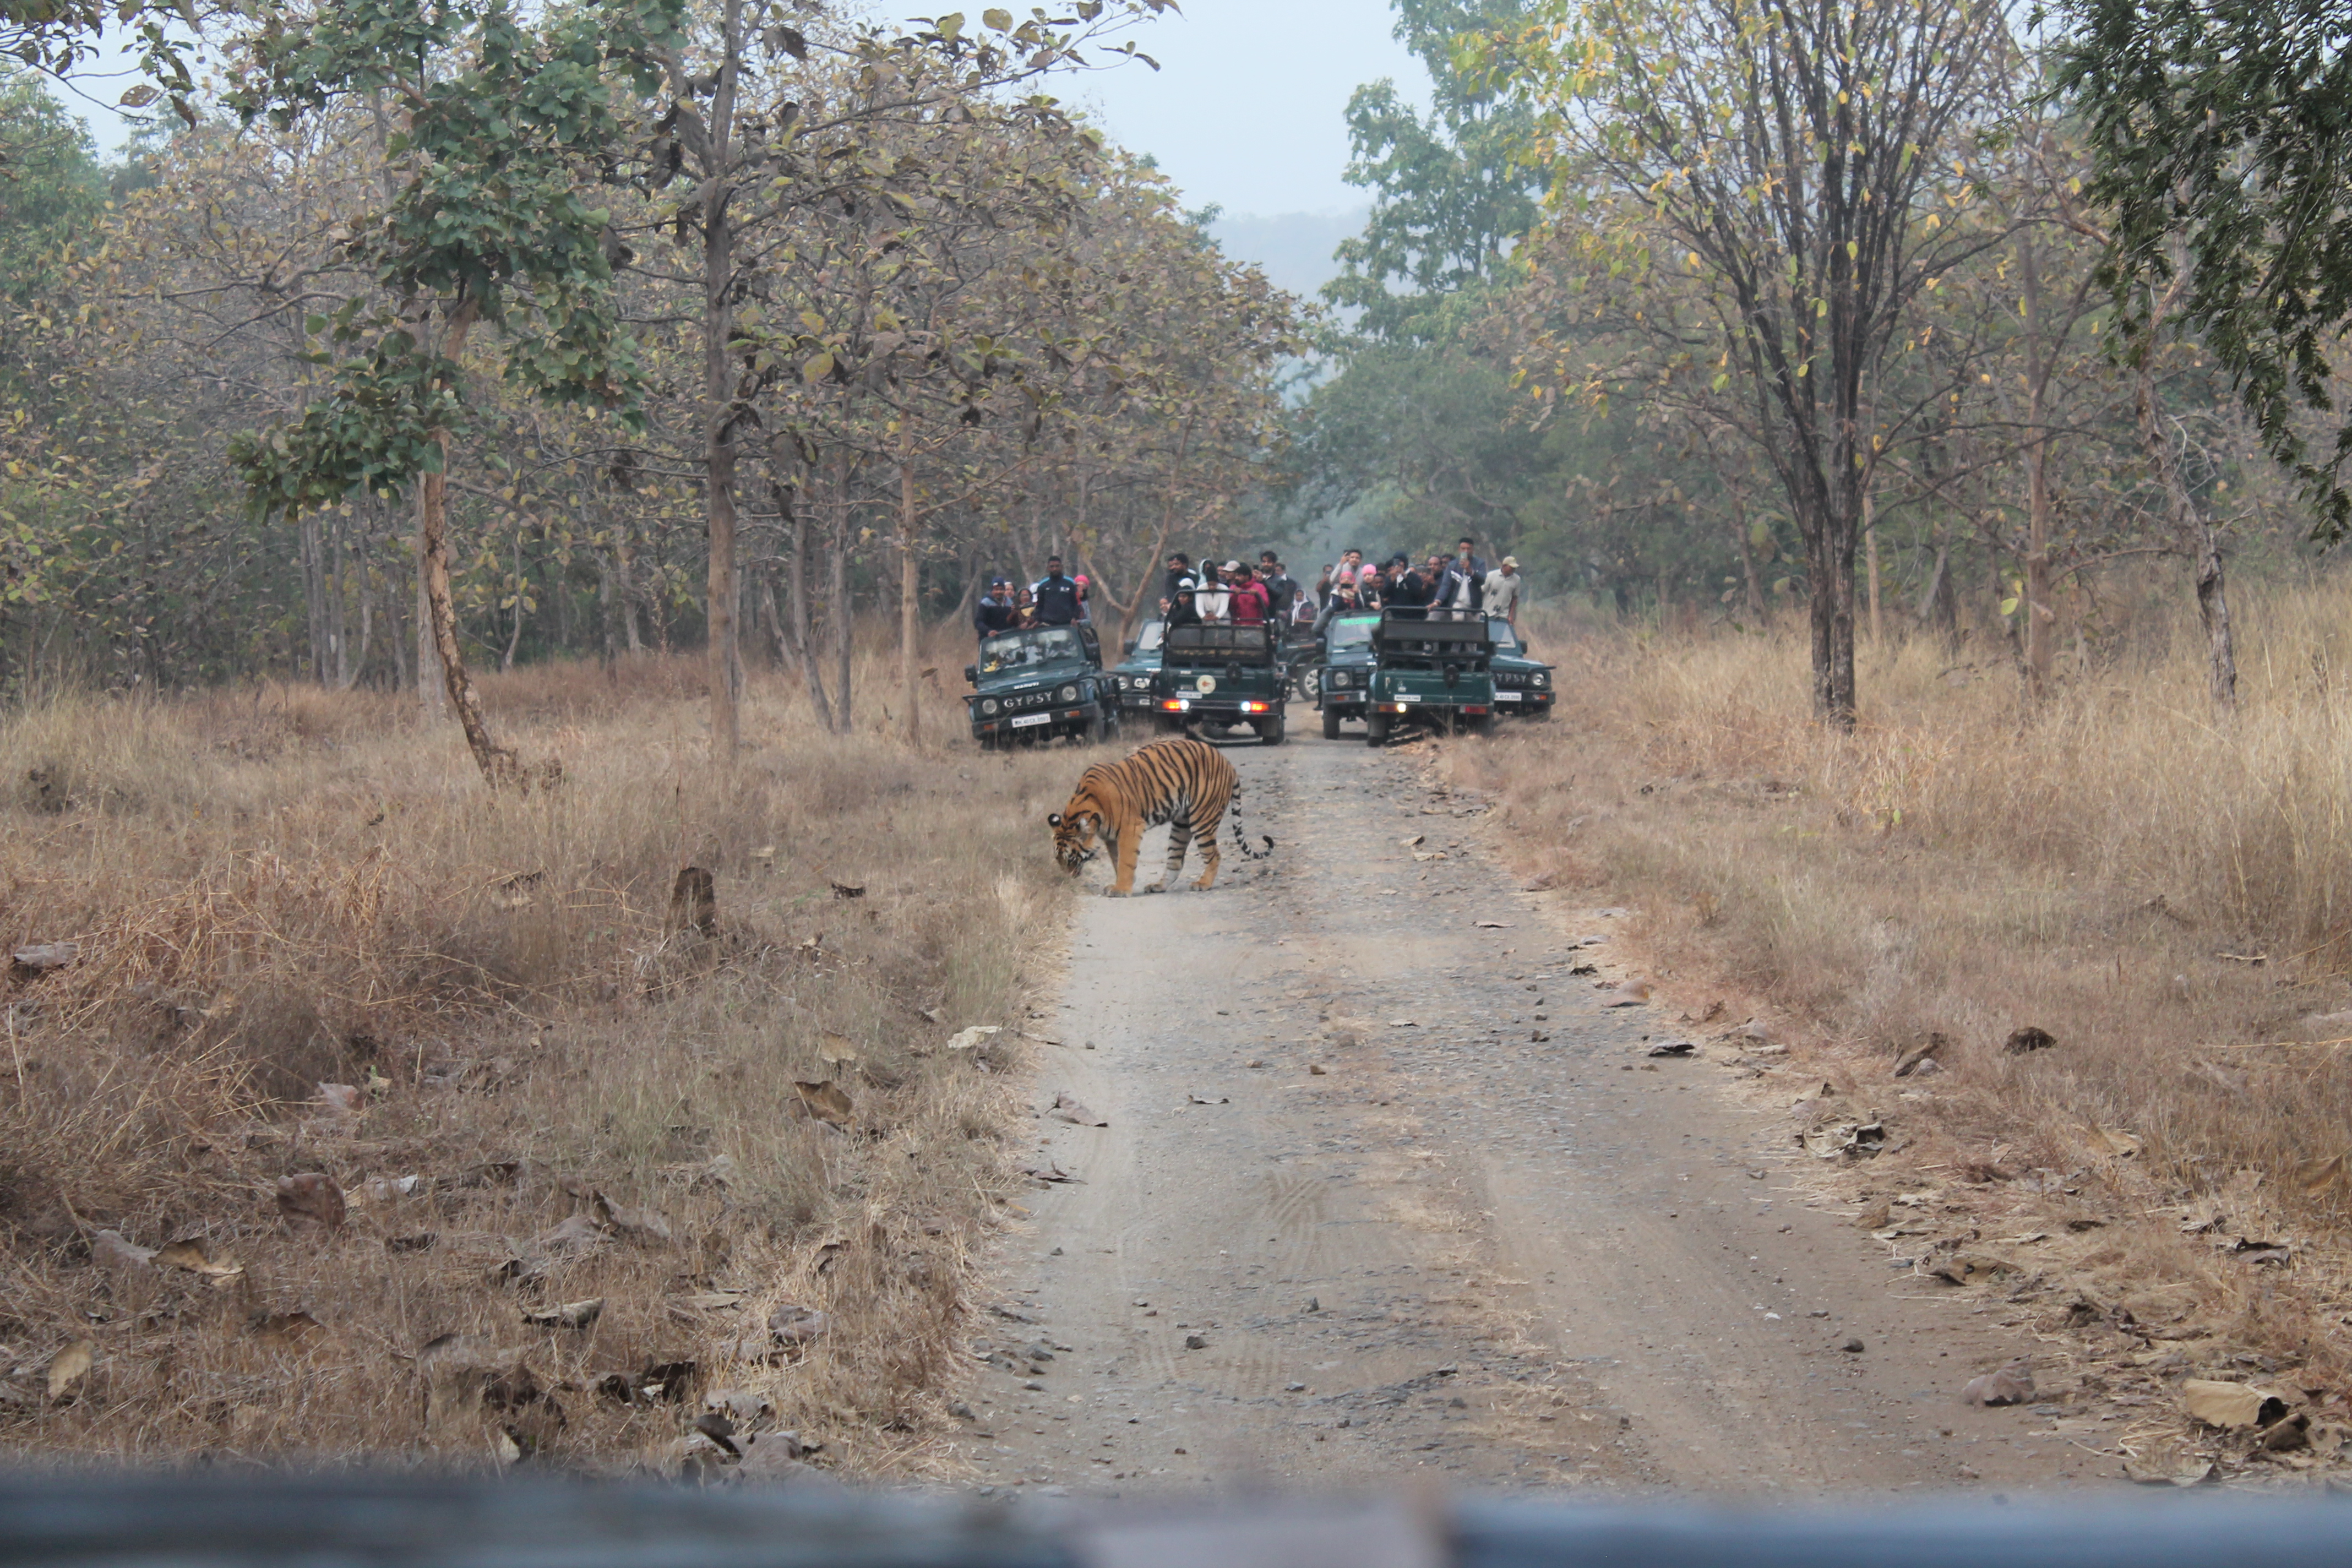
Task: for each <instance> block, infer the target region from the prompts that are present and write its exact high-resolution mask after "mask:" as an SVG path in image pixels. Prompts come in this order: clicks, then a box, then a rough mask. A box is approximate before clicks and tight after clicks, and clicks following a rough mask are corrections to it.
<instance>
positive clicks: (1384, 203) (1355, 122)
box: [1323, 0, 1543, 339]
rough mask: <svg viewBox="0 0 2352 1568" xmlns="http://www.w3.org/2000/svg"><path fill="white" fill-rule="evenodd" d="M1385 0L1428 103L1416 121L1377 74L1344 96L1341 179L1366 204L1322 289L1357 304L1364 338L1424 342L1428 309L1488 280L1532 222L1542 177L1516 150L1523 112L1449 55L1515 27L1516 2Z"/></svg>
mask: <svg viewBox="0 0 2352 1568" xmlns="http://www.w3.org/2000/svg"><path fill="white" fill-rule="evenodd" d="M1394 3H1395V6H1396V12H1397V20H1396V26H1395V27H1394V29H1393V31H1394V33H1395V36H1396V37H1397V39H1398V41H1400V42H1401V43H1403V44H1404V45H1406V46H1407V47H1410V48H1411V49H1412V52H1413V53H1414V54H1416V55H1418V56H1419V57H1420V58H1421V61H1422V63H1423V65H1424V66H1426V67H1427V68H1428V69H1429V77H1430V81H1431V83H1432V84H1433V89H1434V90H1433V95H1432V96H1433V103H1432V105H1431V108H1430V111H1429V113H1428V115H1427V116H1426V117H1424V116H1423V115H1421V114H1419V113H1417V112H1415V111H1414V110H1413V108H1412V105H1411V104H1409V103H1406V102H1405V101H1404V100H1402V98H1401V97H1400V96H1399V95H1398V93H1397V90H1396V84H1395V83H1394V82H1391V81H1387V80H1381V81H1377V82H1370V83H1368V84H1366V85H1365V86H1362V87H1360V88H1358V89H1356V90H1355V93H1354V95H1353V96H1351V97H1350V98H1349V100H1348V142H1349V149H1350V153H1351V156H1350V159H1349V164H1348V176H1347V177H1348V183H1349V184H1352V185H1358V186H1361V187H1363V188H1364V189H1366V190H1369V191H1370V192H1372V193H1373V195H1372V211H1371V216H1370V219H1369V220H1368V221H1367V222H1366V224H1365V226H1364V232H1363V234H1362V235H1361V236H1360V237H1356V238H1353V239H1348V240H1343V241H1341V242H1340V245H1339V250H1338V251H1337V253H1336V259H1337V260H1338V261H1339V264H1340V268H1341V271H1340V275H1339V277H1338V278H1337V279H1334V280H1332V281H1331V282H1329V283H1328V284H1326V285H1324V288H1323V297H1324V298H1325V299H1327V300H1330V301H1331V302H1332V303H1334V304H1337V305H1343V306H1351V307H1354V308H1355V309H1356V310H1359V311H1360V312H1361V314H1360V319H1359V322H1358V329H1359V330H1360V331H1362V332H1363V333H1364V334H1366V335H1368V336H1370V337H1374V338H1406V339H1426V338H1428V337H1430V336H1432V335H1433V334H1436V333H1441V332H1442V331H1443V323H1441V322H1438V321H1432V320H1430V319H1428V311H1429V308H1430V307H1431V306H1432V305H1433V303H1435V302H1436V301H1437V300H1440V299H1442V298H1444V296H1447V295H1450V294H1453V293H1454V292H1456V291H1458V290H1461V289H1470V288H1475V286H1478V285H1483V284H1490V283H1493V282H1494V281H1496V278H1497V277H1498V275H1499V274H1500V272H1501V270H1502V268H1503V266H1504V263H1505V259H1506V258H1507V256H1508V255H1509V252H1510V247H1512V245H1513V244H1514V243H1515V242H1516V241H1517V239H1518V237H1520V236H1521V235H1524V234H1525V233H1527V231H1528V229H1529V228H1530V227H1532V226H1534V224H1535V221H1536V217H1537V197H1538V195H1539V194H1540V192H1541V190H1542V185H1543V180H1542V176H1541V174H1540V173H1539V172H1538V170H1536V169H1534V168H1533V167H1531V166H1529V165H1527V164H1524V163H1520V162H1519V158H1518V155H1519V153H1521V152H1522V150H1524V148H1525V147H1526V146H1527V144H1528V141H1529V140H1530V137H1531V135H1532V132H1533V131H1534V123H1533V120H1534V117H1533V116H1532V115H1531V114H1530V113H1529V112H1528V108H1527V106H1526V104H1524V103H1522V102H1519V101H1517V100H1513V99H1511V98H1509V97H1507V96H1505V95H1500V94H1498V93H1496V90H1495V89H1494V87H1493V85H1492V84H1491V83H1487V82H1484V81H1481V80H1480V79H1478V78H1477V77H1475V75H1473V74H1472V73H1470V72H1468V71H1466V70H1465V69H1464V68H1462V66H1461V65H1460V64H1459V63H1458V62H1457V60H1456V58H1455V50H1456V48H1457V47H1459V45H1460V43H1461V41H1462V40H1463V39H1464V38H1465V37H1469V36H1471V35H1474V34H1475V33H1478V32H1481V31H1493V30H1496V29H1503V28H1511V27H1515V26H1517V25H1518V24H1520V23H1522V22H1523V21H1524V20H1525V19H1526V16H1527V14H1528V6H1527V5H1526V3H1525V0H1394ZM1399 284H1403V285H1406V287H1403V288H1399V287H1397V285H1399Z"/></svg>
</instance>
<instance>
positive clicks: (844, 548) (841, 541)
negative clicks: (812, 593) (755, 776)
mask: <svg viewBox="0 0 2352 1568" xmlns="http://www.w3.org/2000/svg"><path fill="white" fill-rule="evenodd" d="M833 461H834V471H835V480H834V493H833V519H832V524H833V526H832V535H833V537H832V538H831V539H830V540H828V541H827V542H826V543H827V545H828V548H827V550H826V552H825V553H826V557H827V559H826V562H825V568H826V572H827V574H828V581H827V583H826V584H825V606H824V614H825V622H826V625H827V627H828V628H829V629H830V631H831V632H832V634H833V636H832V642H833V728H834V732H835V734H839V735H846V734H848V733H849V732H850V731H852V730H853V729H854V728H856V710H854V709H853V708H852V707H851V704H850V660H851V656H852V655H853V653H854V652H855V648H854V647H853V634H854V633H855V632H856V624H855V622H854V621H853V619H852V617H851V616H850V613H849V610H850V605H849V540H850V523H851V521H853V520H852V518H851V515H850V514H851V513H852V512H853V511H854V510H856V502H855V501H854V500H852V499H851V495H850V487H849V453H848V451H847V450H846V449H845V448H835V452H834V459H833Z"/></svg>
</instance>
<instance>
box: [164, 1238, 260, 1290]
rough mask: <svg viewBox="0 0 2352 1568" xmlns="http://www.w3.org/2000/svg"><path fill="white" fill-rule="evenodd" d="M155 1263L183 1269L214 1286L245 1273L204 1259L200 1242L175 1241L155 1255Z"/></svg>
mask: <svg viewBox="0 0 2352 1568" xmlns="http://www.w3.org/2000/svg"><path fill="white" fill-rule="evenodd" d="M155 1261H156V1262H157V1263H158V1264H159V1265H161V1266H163V1268H184V1269H186V1270H187V1271H188V1272H189V1273H191V1274H200V1275H202V1276H203V1277H204V1278H205V1279H209V1280H211V1281H212V1282H213V1283H214V1284H215V1285H226V1284H227V1283H228V1282H229V1281H230V1280H232V1279H236V1277H237V1276H238V1275H240V1274H242V1273H244V1272H245V1269H244V1268H242V1267H241V1266H239V1265H237V1264H235V1263H230V1262H226V1261H225V1260H215V1259H214V1258H207V1257H205V1247H204V1243H202V1242H200V1241H175V1242H173V1243H172V1245H171V1246H169V1247H164V1248H163V1250H162V1251H161V1252H158V1253H157V1254H155Z"/></svg>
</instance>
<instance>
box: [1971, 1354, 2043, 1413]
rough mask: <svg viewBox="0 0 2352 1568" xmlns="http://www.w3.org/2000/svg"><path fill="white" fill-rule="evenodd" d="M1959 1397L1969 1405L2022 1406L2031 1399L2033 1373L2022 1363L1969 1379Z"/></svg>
mask: <svg viewBox="0 0 2352 1568" xmlns="http://www.w3.org/2000/svg"><path fill="white" fill-rule="evenodd" d="M1960 1397H1961V1398H1962V1399H1964V1400H1966V1401H1968V1402H1969V1404H1970V1405H2022V1404H2024V1403H2025V1402H2026V1401H2027V1400H2029V1399H2031V1398H2032V1397H2033V1373H2032V1370H2031V1369H2030V1368H2029V1367H2028V1366H2027V1365H2026V1363H2024V1362H2022V1361H2013V1362H2011V1363H2009V1364H2008V1365H2007V1366H2005V1367H2002V1368H2001V1369H2000V1371H1998V1372H1989V1373H1984V1374H1983V1375H1982V1376H1979V1377H1972V1378H1970V1379H1969V1384H1968V1386H1967V1387H1966V1388H1963V1389H1961V1390H1960Z"/></svg>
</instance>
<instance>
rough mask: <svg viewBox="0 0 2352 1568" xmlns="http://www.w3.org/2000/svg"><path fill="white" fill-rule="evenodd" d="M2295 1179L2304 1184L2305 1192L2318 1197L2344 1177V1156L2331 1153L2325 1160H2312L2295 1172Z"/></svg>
mask: <svg viewBox="0 0 2352 1568" xmlns="http://www.w3.org/2000/svg"><path fill="white" fill-rule="evenodd" d="M2294 1179H2295V1180H2296V1181H2298V1182H2300V1183H2302V1184H2303V1190H2304V1191H2305V1192H2306V1193H2308V1194H2311V1195H2312V1196H2313V1197H2317V1196H2319V1195H2320V1194H2322V1193H2325V1192H2326V1191H2327V1189H2328V1188H2330V1187H2332V1186H2335V1185H2336V1184H2337V1183H2338V1182H2341V1181H2342V1180H2343V1179H2344V1156H2343V1155H2342V1154H2340V1153H2337V1154H2330V1155H2329V1156H2328V1157H2327V1158H2326V1159H2325V1160H2313V1161H2310V1162H2308V1163H2305V1166H2304V1167H2303V1169H2302V1170H2300V1171H2297V1172H2296V1173H2295V1178H2294Z"/></svg>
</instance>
